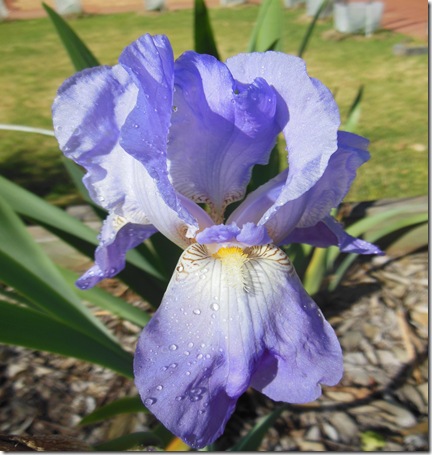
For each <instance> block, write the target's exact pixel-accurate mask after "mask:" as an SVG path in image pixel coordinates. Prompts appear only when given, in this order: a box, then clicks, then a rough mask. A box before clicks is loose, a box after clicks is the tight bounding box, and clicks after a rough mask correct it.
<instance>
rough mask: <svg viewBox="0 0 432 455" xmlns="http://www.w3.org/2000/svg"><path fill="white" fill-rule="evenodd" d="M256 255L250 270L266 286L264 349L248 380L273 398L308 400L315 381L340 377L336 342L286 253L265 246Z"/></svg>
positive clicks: (317, 385) (315, 393) (313, 396)
mask: <svg viewBox="0 0 432 455" xmlns="http://www.w3.org/2000/svg"><path fill="white" fill-rule="evenodd" d="M256 256H257V258H258V260H256V264H253V265H254V271H255V273H256V274H257V276H259V277H260V280H261V283H266V288H267V292H266V294H265V296H264V300H265V303H261V307H265V308H266V310H267V311H265V312H264V311H263V318H262V319H263V322H262V323H263V324H265V330H264V343H265V345H266V352H265V353H264V355H263V356H262V357H261V359H260V364H259V365H257V367H256V371H255V373H254V375H253V377H252V380H251V386H252V387H254V388H255V389H257V390H260V391H261V392H263V393H265V394H266V395H267V396H269V397H270V398H272V399H273V400H276V401H286V402H289V403H306V402H309V401H313V400H315V399H316V398H318V397H319V396H320V395H321V387H320V384H325V385H335V384H337V383H338V382H339V381H340V379H341V377H342V374H343V360H342V351H341V348H340V344H339V342H338V340H337V337H336V334H335V333H334V331H333V329H332V328H331V326H330V324H329V323H328V322H327V321H326V320H325V319H324V316H323V315H322V313H321V311H320V310H319V308H318V307H317V305H316V304H315V302H314V301H313V300H312V299H311V297H310V296H309V295H308V294H307V293H306V291H305V290H304V288H303V285H302V283H301V281H300V279H299V278H298V276H297V274H296V272H295V270H294V268H293V267H292V265H291V263H290V262H289V260H288V258H287V257H286V255H285V254H284V253H283V252H282V251H281V250H279V249H278V248H276V247H274V246H267V247H261V248H260V250H259V253H258V252H257V253H256ZM264 315H265V317H264Z"/></svg>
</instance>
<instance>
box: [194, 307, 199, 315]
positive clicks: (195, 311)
mask: <svg viewBox="0 0 432 455" xmlns="http://www.w3.org/2000/svg"><path fill="white" fill-rule="evenodd" d="M193 314H197V315H198V314H201V310H199V309H198V308H197V309H196V310H193Z"/></svg>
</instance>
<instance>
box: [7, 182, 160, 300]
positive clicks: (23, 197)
mask: <svg viewBox="0 0 432 455" xmlns="http://www.w3.org/2000/svg"><path fill="white" fill-rule="evenodd" d="M0 195H1V196H3V197H4V198H5V199H6V200H7V201H8V203H9V204H10V205H11V207H12V208H13V209H14V210H15V211H16V212H17V213H19V214H20V215H21V216H24V217H25V218H27V219H29V220H31V221H33V222H34V223H37V224H39V225H40V226H42V227H44V228H45V229H47V230H49V231H50V232H52V233H53V234H54V235H56V236H58V237H59V238H60V239H62V240H63V241H65V242H66V243H68V244H69V245H71V246H72V247H74V248H76V249H77V250H78V251H80V252H81V253H83V254H85V255H86V256H87V257H89V258H91V259H92V258H93V257H94V252H95V247H96V246H97V245H98V241H97V233H96V232H95V231H94V230H93V229H90V228H89V227H88V226H86V225H85V224H83V223H81V222H80V221H78V220H77V219H76V218H73V217H72V216H70V215H69V214H67V213H66V212H64V211H63V210H60V209H59V208H57V207H54V206H52V205H50V204H48V203H47V202H45V201H44V200H43V199H41V198H39V197H37V196H35V195H34V194H32V193H30V192H29V191H27V190H25V189H24V188H21V187H20V186H18V185H16V184H15V183H12V182H10V181H9V180H7V179H5V178H3V177H1V176H0ZM140 251H141V250H140ZM126 260H127V262H128V264H129V266H128V269H127V270H124V271H122V272H121V273H120V274H119V275H118V277H119V278H120V279H121V280H123V281H124V282H125V283H126V284H127V285H129V286H130V287H132V289H133V290H134V291H135V292H137V293H138V294H140V295H142V296H143V297H144V298H146V299H148V300H149V301H150V302H151V303H152V304H154V305H156V304H158V303H159V302H160V300H161V297H162V295H163V292H164V289H165V287H166V283H167V278H166V275H164V274H162V273H161V272H160V271H159V270H158V269H157V268H156V267H154V266H153V264H152V261H151V260H147V259H146V258H145V257H143V255H142V254H140V253H138V252H137V251H136V250H131V251H128V253H127V255H126ZM143 272H144V273H143Z"/></svg>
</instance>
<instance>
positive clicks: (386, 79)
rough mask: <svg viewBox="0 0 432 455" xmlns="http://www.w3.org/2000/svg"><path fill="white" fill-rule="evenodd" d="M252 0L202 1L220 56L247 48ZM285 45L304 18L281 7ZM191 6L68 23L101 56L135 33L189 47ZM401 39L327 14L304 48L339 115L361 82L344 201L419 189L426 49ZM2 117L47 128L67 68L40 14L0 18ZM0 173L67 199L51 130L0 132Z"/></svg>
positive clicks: (177, 48) (107, 60) (297, 35)
mask: <svg viewBox="0 0 432 455" xmlns="http://www.w3.org/2000/svg"><path fill="white" fill-rule="evenodd" d="M257 12H258V7H257V6H254V5H246V6H240V7H235V8H215V9H212V10H210V17H211V20H212V25H213V29H214V31H215V35H216V40H217V44H218V47H219V52H220V54H221V56H222V58H223V59H225V58H227V57H229V56H231V55H234V54H236V53H238V52H242V51H244V50H245V49H246V46H247V43H248V40H249V36H250V34H251V31H252V28H253V25H254V21H255V19H256V16H257ZM283 15H284V17H283V21H284V27H283V30H284V41H283V48H284V50H285V51H286V52H289V53H294V54H296V53H297V51H298V48H299V46H300V42H301V39H302V37H303V36H304V33H305V31H306V29H307V26H308V23H309V21H310V19H309V18H306V16H305V15H304V10H285V11H284V13H283ZM192 21H193V16H192V11H191V10H181V11H171V12H164V13H160V14H158V13H146V14H136V13H128V14H117V15H106V16H87V17H82V18H78V19H73V20H71V25H72V26H73V27H74V29H75V30H76V31H77V32H78V34H79V35H80V36H81V37H82V38H83V39H84V41H85V42H86V43H87V45H88V46H89V47H90V48H91V50H92V51H93V52H94V54H95V55H96V56H97V58H98V59H99V60H100V61H101V62H102V63H104V64H109V65H110V64H115V63H116V61H117V57H118V55H119V54H120V52H121V50H122V49H123V48H124V47H125V46H126V45H127V44H128V43H130V42H131V41H133V40H134V39H136V38H137V37H138V36H139V35H141V34H142V33H146V32H149V33H152V34H155V33H165V34H167V35H168V36H169V38H170V40H171V42H172V45H173V48H174V52H175V54H176V55H177V56H178V55H179V54H180V53H181V52H183V51H185V50H187V49H190V48H192V45H193V43H192ZM406 39H407V38H406V37H404V36H403V35H398V34H395V33H391V32H388V31H381V32H379V33H376V34H375V35H373V36H372V37H369V38H366V37H364V36H360V35H357V36H341V35H339V34H337V33H335V32H334V31H333V27H332V21H331V20H326V21H322V22H319V23H318V25H317V28H316V30H315V32H314V35H313V37H312V40H311V42H310V44H309V47H308V50H307V52H306V53H305V55H304V58H305V60H306V63H307V65H308V69H309V73H310V75H311V76H314V77H316V78H319V79H321V80H322V81H323V82H324V83H325V84H326V85H327V86H328V87H329V88H330V89H331V90H332V91H333V92H334V93H335V95H336V100H337V101H338V104H339V106H340V110H341V115H342V119H344V118H346V115H347V112H348V110H349V106H350V104H351V103H352V101H353V99H354V97H355V95H356V93H357V90H358V88H359V87H360V86H361V85H364V87H365V92H364V97H363V102H362V114H361V118H360V122H359V125H358V130H357V133H358V134H361V135H364V136H366V137H368V138H369V139H370V140H371V146H370V151H371V155H372V159H371V161H370V162H369V163H367V164H366V165H365V166H363V168H361V170H360V172H359V175H358V178H357V180H356V182H355V185H354V187H353V189H352V190H351V192H350V194H349V195H348V199H349V200H369V199H377V198H384V197H407V196H416V195H421V194H426V193H427V162H428V152H427V144H428V142H427V140H428V122H427V108H428V79H427V78H428V69H427V68H428V62H427V55H419V56H409V57H400V56H394V55H393V51H392V49H393V46H394V45H395V44H397V43H400V42H402V41H404V40H406ZM0 43H1V46H0V61H1V68H2V70H1V72H0V91H1V92H0V93H1V98H0V123H16V124H25V125H30V126H36V127H46V128H50V127H51V112H50V111H51V103H52V100H53V98H54V96H55V92H56V89H57V88H58V86H59V85H60V84H61V83H62V81H63V80H64V79H65V78H67V77H68V76H70V75H71V74H72V73H73V72H74V71H73V68H72V66H71V63H70V61H69V59H68V57H67V55H66V53H65V51H64V49H63V47H62V45H61V44H60V41H59V39H58V37H57V35H56V33H55V31H54V28H53V27H52V25H51V23H50V22H49V20H48V19H37V20H28V21H22V22H4V23H1V24H0ZM0 173H1V174H2V175H6V176H7V177H9V178H11V179H13V180H14V181H16V182H18V183H20V184H22V185H23V186H25V187H27V188H30V189H31V190H33V191H35V192H36V193H38V194H40V195H43V196H46V197H48V198H50V199H51V200H56V201H57V202H59V201H60V196H62V197H63V199H62V201H63V202H66V201H67V200H68V198H66V199H65V198H64V196H65V195H70V194H72V193H73V192H72V191H71V188H72V186H71V184H70V182H69V180H68V178H67V176H66V174H65V172H64V170H63V168H62V165H61V156H60V152H59V151H58V148H57V145H56V142H55V140H54V139H52V138H49V137H43V136H38V135H32V134H23V133H10V132H5V131H0Z"/></svg>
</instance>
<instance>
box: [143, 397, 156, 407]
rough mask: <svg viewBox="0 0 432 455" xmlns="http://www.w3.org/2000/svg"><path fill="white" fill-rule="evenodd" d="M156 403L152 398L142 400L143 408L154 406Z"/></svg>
mask: <svg viewBox="0 0 432 455" xmlns="http://www.w3.org/2000/svg"><path fill="white" fill-rule="evenodd" d="M156 401H157V400H156V398H152V397H149V398H146V399H145V400H144V406H147V407H148V406H151V405H153V404H155V403H156Z"/></svg>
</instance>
